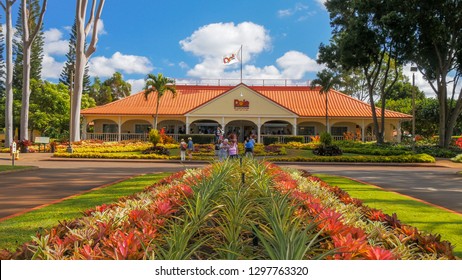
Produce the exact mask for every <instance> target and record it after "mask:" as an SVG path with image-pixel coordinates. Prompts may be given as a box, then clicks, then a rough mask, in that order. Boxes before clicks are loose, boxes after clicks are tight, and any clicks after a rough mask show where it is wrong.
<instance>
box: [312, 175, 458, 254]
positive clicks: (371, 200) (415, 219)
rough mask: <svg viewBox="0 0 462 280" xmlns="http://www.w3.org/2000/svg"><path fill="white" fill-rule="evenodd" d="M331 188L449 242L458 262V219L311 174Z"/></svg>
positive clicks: (393, 196) (377, 190) (354, 184)
mask: <svg viewBox="0 0 462 280" xmlns="http://www.w3.org/2000/svg"><path fill="white" fill-rule="evenodd" d="M314 176H317V177H319V178H321V179H322V180H324V181H326V182H327V183H328V184H330V185H332V186H338V187H340V188H342V189H343V190H345V191H347V192H348V193H349V194H350V196H351V197H354V198H358V199H361V200H362V201H363V202H364V203H365V204H366V205H368V206H370V207H373V208H377V209H381V210H382V211H383V212H384V213H387V214H389V215H391V214H393V213H396V214H397V215H398V219H400V220H401V222H403V223H405V224H409V225H412V226H414V227H417V228H418V229H419V230H422V231H425V232H427V233H435V234H436V233H438V234H441V239H442V240H448V241H449V242H451V244H452V245H453V246H455V248H454V254H455V255H456V256H457V257H459V258H462V235H461V234H460V229H461V228H462V216H461V215H458V214H455V213H452V212H450V211H446V210H444V209H441V208H438V207H434V206H431V205H428V204H425V203H423V202H420V201H418V200H414V199H411V198H409V197H407V196H404V195H400V194H398V193H395V192H389V191H386V190H384V189H381V188H378V187H376V186H372V185H367V184H363V183H360V182H357V181H353V180H350V179H347V178H344V177H338V176H332V175H325V174H314Z"/></svg>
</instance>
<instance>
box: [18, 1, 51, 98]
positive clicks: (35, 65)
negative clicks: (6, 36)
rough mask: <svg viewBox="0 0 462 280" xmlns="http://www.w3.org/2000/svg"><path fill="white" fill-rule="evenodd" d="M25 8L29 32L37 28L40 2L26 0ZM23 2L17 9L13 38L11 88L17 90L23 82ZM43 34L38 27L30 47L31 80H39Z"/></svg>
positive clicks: (41, 28) (41, 29) (41, 27)
mask: <svg viewBox="0 0 462 280" xmlns="http://www.w3.org/2000/svg"><path fill="white" fill-rule="evenodd" d="M26 5H27V6H26V8H27V15H26V18H27V22H28V24H27V26H28V29H29V32H30V31H31V30H35V29H36V28H37V23H38V21H39V17H40V2H39V0H26ZM22 6H23V2H22V1H21V4H20V7H19V15H18V19H17V21H16V34H15V37H14V45H13V48H14V49H13V51H14V56H15V63H14V77H13V87H14V88H17V89H22V81H23V73H24V70H23V63H24V53H23V49H24V42H23V37H24V27H23V25H24V24H23V20H24V15H23V10H24V9H23V8H22ZM44 41H45V39H44V34H43V26H40V27H39V31H38V32H37V35H36V37H35V39H34V40H33V42H32V45H31V51H30V77H31V79H35V80H40V79H41V78H42V77H41V74H42V62H43V46H44Z"/></svg>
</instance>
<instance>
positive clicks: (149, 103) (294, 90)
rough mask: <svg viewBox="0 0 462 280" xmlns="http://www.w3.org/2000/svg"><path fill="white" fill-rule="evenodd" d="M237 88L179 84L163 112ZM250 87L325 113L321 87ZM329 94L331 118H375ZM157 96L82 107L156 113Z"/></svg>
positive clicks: (291, 105) (299, 108)
mask: <svg viewBox="0 0 462 280" xmlns="http://www.w3.org/2000/svg"><path fill="white" fill-rule="evenodd" d="M233 88H234V87H233V86H204V85H198V86H196V85H177V86H176V90H177V96H176V97H175V98H172V95H171V93H168V92H167V93H165V94H164V96H163V97H162V98H161V100H160V106H159V115H184V114H186V113H188V112H190V111H192V110H194V109H195V108H197V107H199V106H201V105H203V104H205V103H207V102H208V101H210V100H212V99H214V98H216V97H218V96H219V95H222V94H225V93H226V92H228V91H229V90H231V89H233ZM249 88H250V89H251V90H254V91H255V92H257V93H259V94H261V95H263V96H265V97H266V98H268V99H270V100H272V101H273V102H275V103H277V104H279V105H281V106H282V107H284V108H286V109H288V110H290V111H292V112H294V113H295V114H297V115H298V116H300V117H323V116H325V96H324V95H322V94H320V93H319V88H311V87H308V86H249ZM328 97H329V116H330V117H367V118H371V117H372V114H371V107H370V105H369V104H367V103H365V102H362V101H360V100H357V99H355V98H352V97H350V96H348V95H345V94H343V93H340V92H338V91H335V90H331V91H330V92H329V94H328ZM156 98H157V95H156V93H151V94H150V95H149V96H148V100H146V99H145V97H144V92H139V93H136V94H133V95H131V96H129V97H126V98H124V99H121V100H118V101H115V102H112V103H109V104H106V105H102V106H98V107H94V108H89V109H85V110H82V115H154V114H155V103H156ZM217 114H219V112H217ZM377 115H378V116H380V110H377ZM385 117H387V118H411V116H410V115H407V114H403V113H399V112H394V111H389V110H387V111H386V112H385Z"/></svg>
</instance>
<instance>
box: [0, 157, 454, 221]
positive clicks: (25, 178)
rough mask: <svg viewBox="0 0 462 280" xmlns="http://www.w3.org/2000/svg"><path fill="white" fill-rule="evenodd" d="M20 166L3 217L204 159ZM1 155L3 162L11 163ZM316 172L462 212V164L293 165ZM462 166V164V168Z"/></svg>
mask: <svg viewBox="0 0 462 280" xmlns="http://www.w3.org/2000/svg"><path fill="white" fill-rule="evenodd" d="M21 156H22V157H21V159H20V160H19V161H17V162H16V164H17V165H32V166H37V167H38V169H34V170H27V171H21V172H13V173H2V174H1V175H0V176H1V179H0V219H1V218H5V217H7V216H10V215H13V214H17V213H21V212H24V211H28V210H30V209H31V208H34V207H38V206H40V205H43V204H48V203H53V202H54V201H56V200H59V199H62V198H66V197H68V196H71V195H74V194H78V193H81V192H84V191H87V190H90V189H93V188H95V187H99V186H101V185H105V184H110V183H113V182H115V181H118V180H121V179H125V178H129V177H131V176H135V175H138V174H146V173H155V172H166V171H173V172H175V171H179V170H183V169H185V168H191V167H196V166H200V165H201V164H197V163H193V162H187V163H186V164H184V165H183V164H181V163H179V162H146V161H135V162H134V161H102V160H93V161H88V160H80V161H79V160H77V161H75V160H64V161H56V160H49V159H50V154H22V155H21ZM10 164H11V161H10V160H9V156H8V154H0V165H10ZM290 166H292V167H295V168H301V169H306V170H308V171H310V172H312V173H326V174H335V175H341V176H346V177H350V178H354V179H357V180H361V181H364V182H367V183H370V184H374V185H377V186H380V187H382V188H384V189H388V190H393V191H396V192H399V193H403V194H406V195H409V196H412V197H415V198H418V199H421V200H424V201H427V202H429V203H432V204H436V205H439V206H441V207H445V208H448V209H451V210H453V211H456V212H459V213H462V176H460V175H457V174H456V172H457V171H458V170H462V164H460V165H452V166H451V167H435V166H430V167H409V166H354V165H306V164H291V165H290ZM459 166H460V167H459Z"/></svg>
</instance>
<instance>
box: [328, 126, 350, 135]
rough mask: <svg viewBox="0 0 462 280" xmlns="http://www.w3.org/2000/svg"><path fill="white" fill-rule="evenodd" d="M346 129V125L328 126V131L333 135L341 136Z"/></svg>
mask: <svg viewBox="0 0 462 280" xmlns="http://www.w3.org/2000/svg"><path fill="white" fill-rule="evenodd" d="M347 131H348V127H346V126H333V127H331V128H330V133H331V134H332V135H335V136H343V133H346V132H347Z"/></svg>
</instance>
